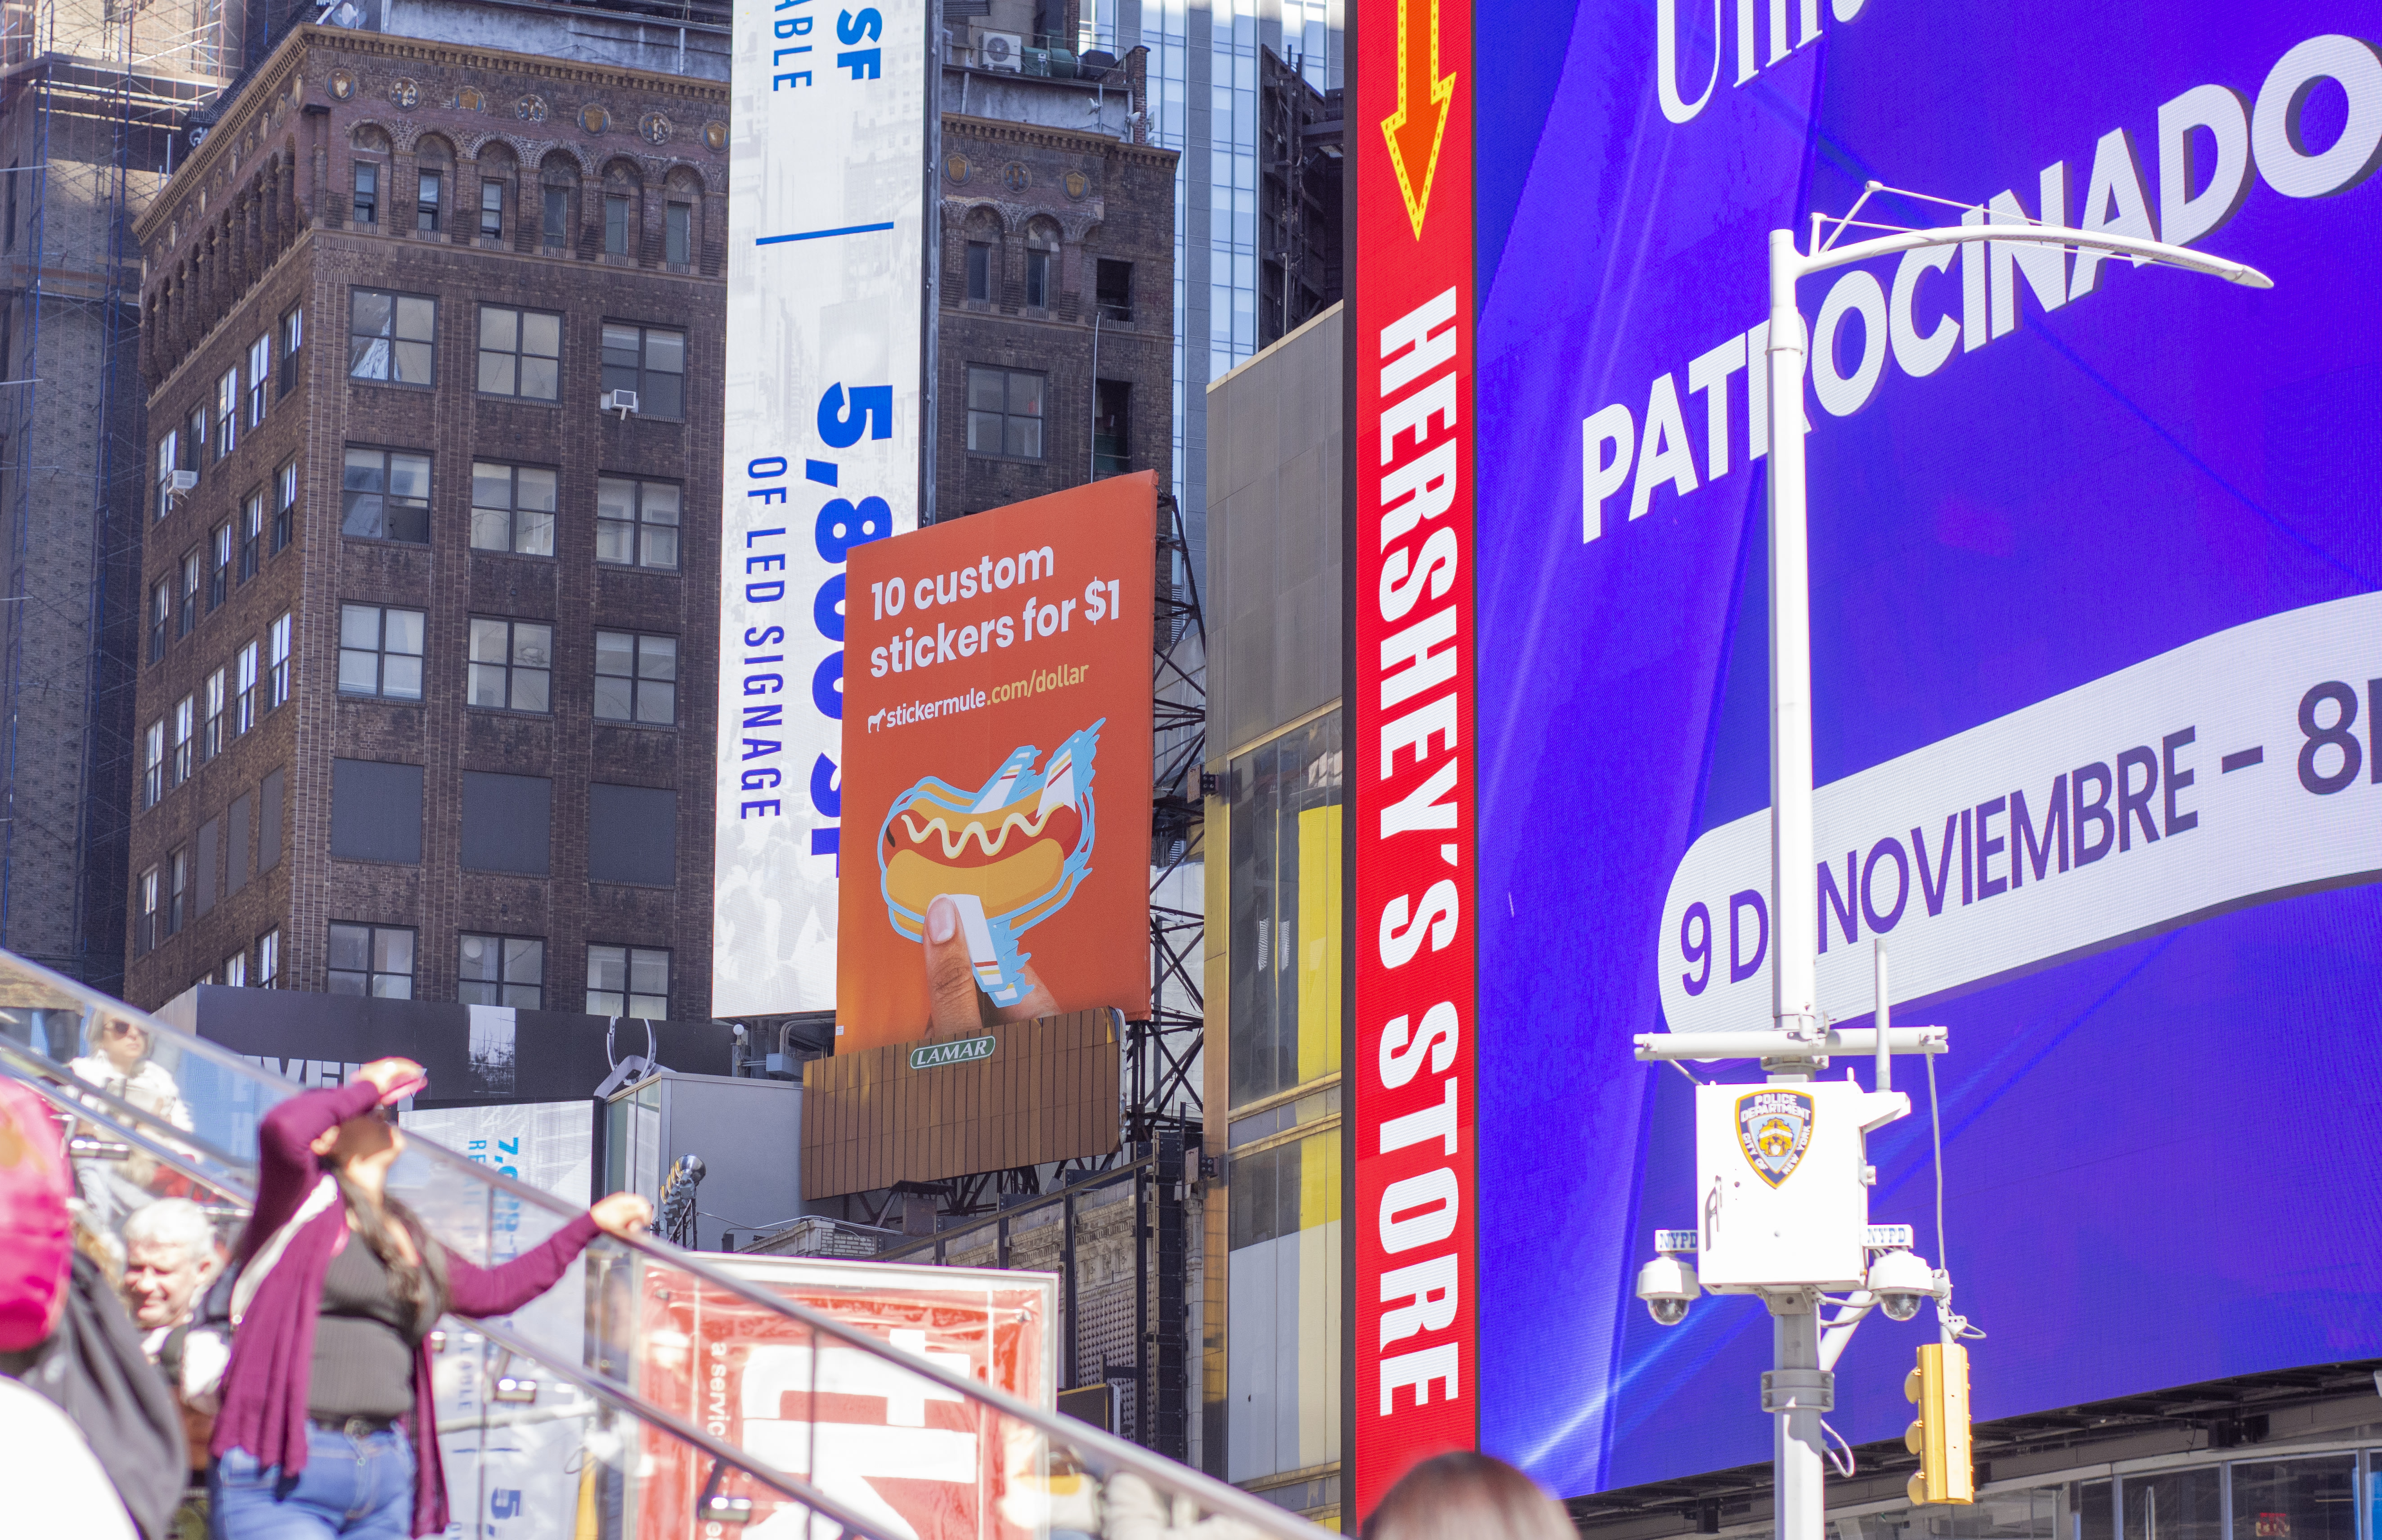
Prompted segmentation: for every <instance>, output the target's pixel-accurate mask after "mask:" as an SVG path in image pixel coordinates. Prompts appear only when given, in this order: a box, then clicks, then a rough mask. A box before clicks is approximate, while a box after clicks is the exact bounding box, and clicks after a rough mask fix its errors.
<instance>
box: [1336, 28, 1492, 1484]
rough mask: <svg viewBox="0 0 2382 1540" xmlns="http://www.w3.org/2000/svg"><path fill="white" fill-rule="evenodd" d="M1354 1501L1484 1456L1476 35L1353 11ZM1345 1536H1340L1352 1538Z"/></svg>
mask: <svg viewBox="0 0 2382 1540" xmlns="http://www.w3.org/2000/svg"><path fill="white" fill-rule="evenodd" d="M1471 63H1472V13H1471V6H1470V4H1469V0H1360V4H1359V6H1358V15H1357V88H1356V89H1357V104H1356V112H1355V114H1354V116H1353V118H1352V120H1351V122H1352V127H1351V128H1350V131H1349V133H1350V140H1351V150H1350V155H1349V158H1350V160H1351V162H1352V163H1353V164H1354V165H1355V175H1356V177H1357V237H1356V252H1355V269H1354V271H1355V276H1356V289H1355V310H1354V313H1353V320H1352V325H1351V329H1352V332H1353V346H1354V361H1353V367H1354V369H1355V372H1356V377H1355V381H1354V385H1355V397H1354V399H1355V418H1354V420H1353V422H1351V423H1350V429H1351V437H1352V438H1353V439H1354V441H1355V452H1356V469H1355V481H1354V485H1355V502H1356V531H1355V552H1354V558H1353V560H1354V574H1353V575H1354V579H1355V588H1354V600H1353V604H1352V606H1351V616H1350V621H1351V624H1352V625H1353V627H1354V643H1353V645H1354V655H1353V664H1352V668H1353V686H1354V694H1353V697H1352V698H1351V700H1350V702H1349V709H1350V713H1351V723H1352V730H1351V732H1350V735H1349V745H1350V748H1351V751H1352V755H1351V757H1352V760H1353V762H1354V763H1353V765H1352V772H1353V773H1352V775H1351V777H1350V781H1351V785H1352V787H1353V788H1354V793H1353V797H1354V806H1353V810H1352V817H1353V820H1354V822H1353V824H1352V825H1351V826H1350V828H1349V831H1348V838H1349V841H1350V844H1351V847H1352V848H1353V849H1354V852H1355V862H1356V884H1355V890H1354V892H1355V898H1354V903H1355V910H1354V921H1353V925H1354V932H1355V936H1356V948H1355V950H1356V975H1355V981H1354V983H1355V989H1354V991H1353V994H1354V998H1355V1003H1356V1019H1355V1024H1356V1031H1355V1037H1354V1040H1353V1042H1352V1044H1351V1056H1352V1059H1353V1065H1354V1073H1353V1074H1352V1076H1351V1080H1350V1085H1349V1095H1350V1098H1351V1106H1353V1108H1354V1112H1353V1116H1352V1117H1351V1118H1350V1119H1349V1138H1350V1140H1351V1141H1352V1161H1351V1164H1352V1167H1353V1169H1354V1171H1355V1175H1356V1206H1355V1208H1354V1209H1353V1210H1352V1211H1351V1212H1350V1214H1349V1216H1348V1223H1349V1225H1350V1227H1351V1229H1352V1230H1353V1232H1354V1242H1355V1250H1356V1266H1355V1268H1354V1269H1353V1277H1352V1287H1353V1289H1354V1294H1355V1299H1354V1302H1353V1306H1352V1309H1353V1314H1354V1318H1355V1319H1354V1330H1355V1334H1356V1351H1355V1353H1354V1355H1353V1357H1354V1361H1355V1362H1354V1364H1353V1367H1354V1371H1355V1379H1354V1383H1353V1396H1354V1402H1353V1405H1352V1407H1351V1412H1350V1414H1351V1416H1352V1418H1353V1420H1354V1422H1355V1424H1356V1439H1355V1447H1354V1448H1352V1449H1350V1450H1349V1451H1348V1455H1349V1458H1350V1460H1351V1461H1352V1464H1353V1470H1352V1473H1351V1474H1352V1478H1353V1479H1352V1482H1351V1485H1352V1489H1353V1496H1354V1501H1355V1508H1356V1512H1355V1514H1354V1515H1353V1517H1354V1518H1355V1519H1357V1520H1359V1521H1361V1520H1362V1518H1363V1517H1364V1516H1365V1515H1367V1514H1369V1513H1370V1512H1371V1511H1372V1509H1373V1508H1374V1505H1375V1504H1377V1503H1378V1502H1379V1501H1380V1500H1381V1494H1382V1493H1383V1492H1385V1491H1386V1490H1388V1488H1389V1486H1390V1485H1391V1483H1393V1482H1394V1481H1395V1480H1396V1479H1397V1478H1398V1477H1399V1476H1400V1475H1402V1474H1404V1473H1405V1472H1406V1470H1407V1468H1408V1467H1410V1466H1412V1465H1413V1464H1414V1463H1415V1462H1416V1461H1419V1460H1422V1459H1425V1458H1427V1457H1429V1456H1430V1455H1433V1454H1438V1453H1441V1452H1443V1451H1445V1450H1448V1449H1468V1448H1473V1447H1475V1445H1476V1443H1477V1440H1478V1430H1479V1426H1480V1418H1479V1415H1478V1413H1477V1412H1476V1410H1475V1409H1476V1407H1477V1405H1478V1403H1479V1399H1480V1375H1479V1372H1478V1363H1479V1359H1478V1353H1477V1351H1476V1336H1477V1323H1478V1320H1479V1313H1478V1300H1477V1295H1476V1291H1475V1289H1474V1281H1473V1280H1474V1270H1473V1266H1474V1244H1473V1237H1474V1226H1475V1223H1476V1210H1475V1205H1474V1202H1473V1194H1474V1187H1473V1158H1474V1152H1473V1146H1474V1137H1473V1131H1474V1123H1473V1101H1474V1077H1473V1072H1472V1064H1473V1053H1472V1047H1473V1033H1474V1032H1475V1015H1474V1005H1475V990H1474V954H1475V947H1474V898H1475V893H1474V886H1475V884H1474V877H1473V872H1474V862H1475V845H1474V830H1475V828H1476V826H1477V825H1476V823H1475V818H1474V811H1473V798H1474V791H1473V781H1474V777H1473V764H1474V760H1473V755H1474V751H1475V745H1476V741H1477V735H1476V733H1475V731H1474V727H1473V690H1472V678H1473V675H1472V668H1473V651H1474V649H1473V625H1474V615H1475V610H1474V600H1473V591H1472V561H1473V540H1472V442H1473V433H1472V412H1473V405H1472V379H1473V336H1472V327H1473V301H1472V246H1473V242H1472V106H1471V92H1472V89H1473V81H1472V77H1471ZM1350 1527H1352V1528H1353V1527H1355V1526H1354V1524H1353V1523H1352V1524H1351V1526H1350Z"/></svg>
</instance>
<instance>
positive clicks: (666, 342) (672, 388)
mask: <svg viewBox="0 0 2382 1540" xmlns="http://www.w3.org/2000/svg"><path fill="white" fill-rule="evenodd" d="M604 389H605V390H606V391H607V392H609V391H615V390H633V391H635V392H636V393H637V410H638V411H639V413H641V414H642V415H644V416H646V417H684V416H685V415H686V334H685V333H684V332H670V331H664V330H662V329H661V328H660V327H658V326H630V325H621V324H615V323H613V322H609V321H607V322H606V323H604Z"/></svg>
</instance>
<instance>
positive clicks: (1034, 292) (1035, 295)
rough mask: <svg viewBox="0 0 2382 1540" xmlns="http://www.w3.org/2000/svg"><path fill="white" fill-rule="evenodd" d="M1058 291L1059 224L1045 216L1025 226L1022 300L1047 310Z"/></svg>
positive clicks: (1038, 308)
mask: <svg viewBox="0 0 2382 1540" xmlns="http://www.w3.org/2000/svg"><path fill="white" fill-rule="evenodd" d="M1058 292H1059V226H1057V225H1056V224H1055V223H1053V222H1052V221H1050V220H1049V219H1045V218H1039V217H1038V218H1035V219H1032V220H1029V221H1028V222H1027V223H1026V226H1025V303H1026V305H1027V306H1028V307H1029V308H1032V309H1035V310H1048V309H1050V306H1051V305H1052V304H1053V303H1054V302H1055V301H1056V300H1057V299H1058Z"/></svg>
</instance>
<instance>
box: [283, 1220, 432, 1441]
mask: <svg viewBox="0 0 2382 1540" xmlns="http://www.w3.org/2000/svg"><path fill="white" fill-rule="evenodd" d="M430 1314H432V1313H431V1312H427V1311H424V1312H421V1313H419V1314H411V1315H410V1314H409V1313H408V1312H407V1311H406V1309H405V1307H404V1306H402V1305H400V1304H399V1303H398V1302H397V1300H396V1298H395V1297H394V1296H393V1295H391V1293H390V1292H389V1277H388V1268H387V1265H386V1264H384V1263H383V1262H382V1261H381V1259H380V1258H379V1257H377V1256H374V1254H373V1250H372V1248H371V1247H370V1246H367V1245H365V1244H364V1238H363V1237H362V1236H361V1235H358V1234H355V1233H354V1232H353V1231H350V1232H349V1235H348V1242H347V1244H346V1245H344V1246H342V1247H340V1248H339V1251H338V1254H337V1255H335V1256H333V1257H332V1258H331V1265H330V1269H329V1270H328V1271H327V1272H325V1274H324V1275H323V1302H322V1305H321V1307H320V1309H319V1311H318V1313H317V1314H316V1316H315V1320H314V1366H313V1371H312V1373H311V1374H310V1375H308V1377H307V1382H306V1415H307V1416H309V1417H313V1418H316V1419H319V1420H321V1421H324V1422H343V1421H345V1420H346V1419H348V1418H350V1417H376V1418H388V1419H392V1420H393V1419H396V1418H399V1417H403V1416H405V1415H407V1414H408V1413H410V1412H412V1410H413V1359H414V1351H415V1350H416V1349H417V1348H419V1347H420V1346H421V1345H422V1339H423V1338H424V1336H426V1335H427V1334H428V1327H427V1326H426V1325H425V1324H424V1320H423V1319H422V1317H423V1316H424V1315H430ZM434 1318H435V1317H434Z"/></svg>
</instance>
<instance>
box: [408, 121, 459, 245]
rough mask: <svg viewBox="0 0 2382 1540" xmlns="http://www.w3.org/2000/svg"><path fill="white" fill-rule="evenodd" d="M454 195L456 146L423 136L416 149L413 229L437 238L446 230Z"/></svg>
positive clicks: (414, 150) (429, 135) (427, 135)
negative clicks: (451, 200)
mask: <svg viewBox="0 0 2382 1540" xmlns="http://www.w3.org/2000/svg"><path fill="white" fill-rule="evenodd" d="M454 194H455V147H454V146H453V145H451V144H449V143H448V142H447V141H445V140H443V139H441V138H439V137H438V136H437V135H436V134H424V136H423V137H422V139H421V140H420V141H418V142H417V143H415V145H414V147H413V226H412V227H413V228H414V229H416V230H418V231H420V232H422V233H423V234H424V235H436V234H437V233H439V232H440V231H442V230H444V229H446V228H447V221H448V209H447V205H448V200H450V199H451V198H453V197H454Z"/></svg>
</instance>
